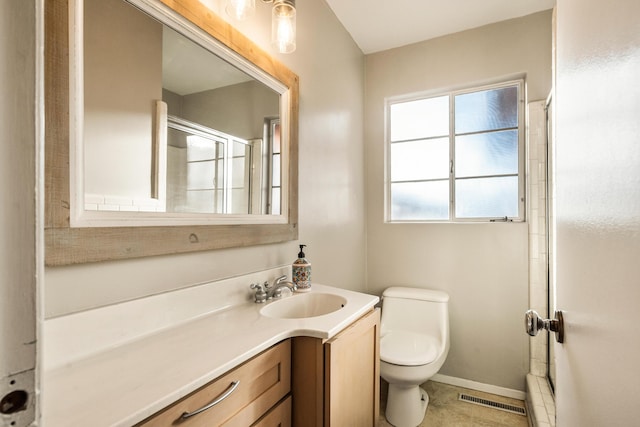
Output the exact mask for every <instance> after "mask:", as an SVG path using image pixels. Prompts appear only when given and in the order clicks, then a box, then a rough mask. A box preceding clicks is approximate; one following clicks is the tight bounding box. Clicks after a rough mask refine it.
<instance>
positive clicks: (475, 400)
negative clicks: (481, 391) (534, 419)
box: [458, 393, 527, 417]
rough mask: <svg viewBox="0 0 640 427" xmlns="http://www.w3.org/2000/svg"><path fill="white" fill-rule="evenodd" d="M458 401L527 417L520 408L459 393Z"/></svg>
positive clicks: (525, 412) (524, 411)
mask: <svg viewBox="0 0 640 427" xmlns="http://www.w3.org/2000/svg"><path fill="white" fill-rule="evenodd" d="M458 400H462V401H464V402H469V403H475V404H476V405H481V406H486V407H487V408H493V409H499V410H501V411H506V412H511V413H512V414H518V415H523V416H525V417H526V416H527V411H526V410H525V409H524V408H522V407H520V406H514V405H509V404H507V403H500V402H494V401H493V400H487V399H481V398H479V397H475V396H470V395H468V394H464V393H460V394H459V395H458Z"/></svg>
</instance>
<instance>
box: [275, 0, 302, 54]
mask: <svg viewBox="0 0 640 427" xmlns="http://www.w3.org/2000/svg"><path fill="white" fill-rule="evenodd" d="M271 43H272V44H273V45H274V46H275V47H276V48H277V49H278V52H280V53H291V52H293V51H294V50H296V8H295V1H294V0H276V1H275V4H274V6H273V10H272V16H271Z"/></svg>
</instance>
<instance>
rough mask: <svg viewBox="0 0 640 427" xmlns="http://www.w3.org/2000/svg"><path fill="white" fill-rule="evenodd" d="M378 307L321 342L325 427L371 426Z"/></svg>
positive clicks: (375, 406)
mask: <svg viewBox="0 0 640 427" xmlns="http://www.w3.org/2000/svg"><path fill="white" fill-rule="evenodd" d="M379 329H380V310H379V309H375V310H373V311H371V312H370V313H369V314H367V315H365V316H364V317H362V318H361V319H360V320H358V321H356V322H355V323H353V324H352V325H351V326H350V327H348V328H347V329H345V330H344V331H342V332H340V333H339V334H338V335H336V336H335V337H334V338H332V339H331V340H329V341H327V342H326V343H325V345H324V356H325V357H324V360H325V377H324V382H325V389H324V397H325V402H324V425H325V427H331V426H333V427H340V426H350V427H373V426H375V425H376V420H377V419H378V415H379V405H380V380H379V376H380V339H379V338H380V336H379V335H380V330H379Z"/></svg>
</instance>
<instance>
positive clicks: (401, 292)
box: [382, 286, 449, 302]
mask: <svg viewBox="0 0 640 427" xmlns="http://www.w3.org/2000/svg"><path fill="white" fill-rule="evenodd" d="M382 296H383V297H386V298H407V299H418V300H423V301H433V302H448V301H449V294H447V293H446V292H444V291H436V290H434V289H423V288H407V287H403V286H394V287H391V288H387V289H385V290H384V292H383V293H382Z"/></svg>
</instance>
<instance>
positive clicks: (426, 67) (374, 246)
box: [364, 11, 551, 390]
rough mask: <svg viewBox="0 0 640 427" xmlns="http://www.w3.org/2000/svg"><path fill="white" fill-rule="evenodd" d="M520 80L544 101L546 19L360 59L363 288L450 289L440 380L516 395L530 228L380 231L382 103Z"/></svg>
mask: <svg viewBox="0 0 640 427" xmlns="http://www.w3.org/2000/svg"><path fill="white" fill-rule="evenodd" d="M525 73H526V81H527V90H528V98H529V99H530V100H535V99H544V98H546V97H547V95H548V93H549V91H550V89H551V11H548V12H541V13H537V14H534V15H530V16H528V17H524V18H518V19H513V20H509V21H505V22H502V23H498V24H493V25H488V26H485V27H482V28H478V29H474V30H469V31H465V32H461V33H457V34H453V35H449V36H445V37H441V38H438V39H434V40H430V41H425V42H422V43H417V44H414V45H410V46H405V47H402V48H398V49H392V50H388V51H384V52H380V53H377V54H372V55H368V56H367V57H366V88H365V94H366V95H365V98H366V104H365V122H364V123H365V126H364V137H365V159H366V160H365V163H366V184H367V216H366V218H367V283H368V290H369V291H370V292H372V293H380V292H381V291H382V290H383V289H384V288H386V287H388V286H391V285H400V284H402V285H410V286H416V287H425V288H429V287H432V288H437V289H443V290H445V291H447V292H448V293H449V294H450V296H451V300H450V318H451V350H450V352H449V357H448V358H447V361H446V363H445V365H444V366H443V368H442V370H441V371H440V373H441V374H444V375H449V376H453V377H458V378H463V379H468V380H472V381H477V382H481V383H487V384H493V385H497V386H501V387H507V388H510V389H516V390H524V378H525V375H526V374H527V373H528V371H529V360H528V359H529V355H528V340H527V336H526V335H525V333H524V330H523V326H522V318H523V315H524V312H525V310H526V309H527V305H528V243H527V242H528V238H527V224H526V223H486V224H469V223H466V224H384V218H383V213H384V173H383V172H384V99H385V97H390V96H396V95H402V94H409V93H415V92H422V91H428V90H437V89H442V88H454V87H459V86H467V85H470V84H481V83H485V82H488V81H492V80H496V79H500V78H503V77H505V76H511V77H512V76H516V75H522V74H525Z"/></svg>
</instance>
